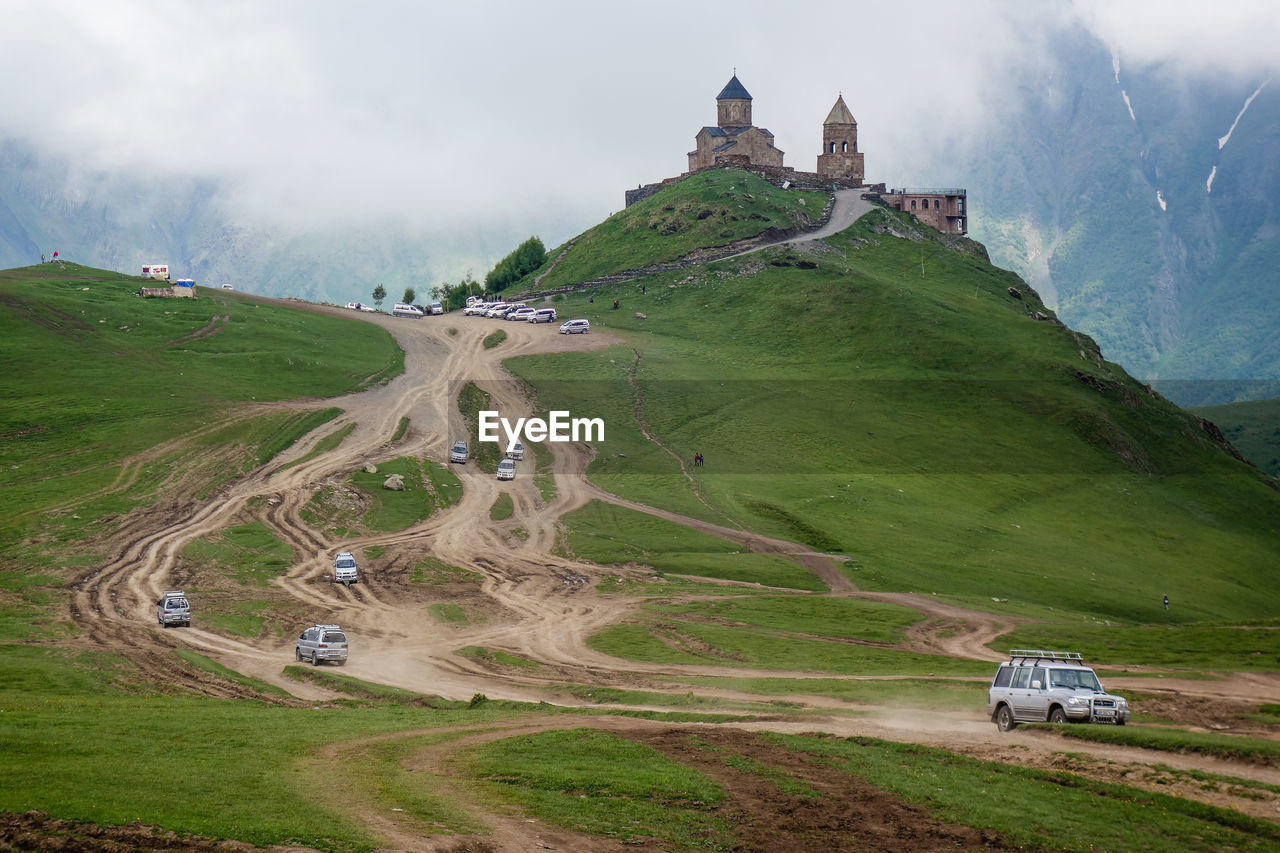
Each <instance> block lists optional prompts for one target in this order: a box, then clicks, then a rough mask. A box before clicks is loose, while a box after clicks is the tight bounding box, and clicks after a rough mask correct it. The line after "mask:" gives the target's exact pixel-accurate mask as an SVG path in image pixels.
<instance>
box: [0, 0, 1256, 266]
mask: <svg viewBox="0 0 1280 853" xmlns="http://www.w3.org/2000/svg"><path fill="white" fill-rule="evenodd" d="M1072 24H1075V25H1081V26H1086V27H1088V28H1089V29H1091V30H1092V31H1093V32H1095V33H1097V34H1098V35H1099V36H1100V37H1101V38H1102V39H1103V40H1104V41H1106V42H1107V43H1108V44H1111V45H1113V46H1114V47H1115V49H1116V50H1117V52H1118V53H1119V54H1120V56H1121V57H1122V61H1123V62H1125V63H1128V64H1130V65H1145V64H1152V63H1166V64H1167V65H1169V67H1170V68H1176V69H1179V70H1183V71H1185V70H1193V71H1204V70H1209V71H1213V72H1225V73H1233V74H1239V75H1243V76H1248V75H1257V74H1260V73H1266V66H1267V64H1268V63H1271V64H1272V65H1273V66H1274V64H1275V57H1276V56H1277V55H1280V49H1277V45H1280V11H1278V10H1277V6H1276V3H1275V0H1234V1H1231V0H1229V2H1218V3H1214V4H1205V3H1201V2H1195V3H1192V2H1183V0H1173V2H1170V1H1169V0H1165V2H1155V1H1154V0H1151V2H1137V0H1096V2H1090V1H1089V0H1078V2H1073V3H1059V2H1050V1H1049V0H1046V2H1043V3H1033V2H1026V0H967V2H963V3H961V2H955V0H948V2H933V0H915V2H911V3H903V2H898V1H897V0H886V2H853V1H852V0H831V2H808V0H792V2H790V3H778V2H776V0H774V1H773V2H755V0H745V2H739V3H736V4H733V5H732V6H724V5H721V4H703V3H696V2H695V3H690V2H687V0H680V2H668V0H644V2H637V3H628V2H600V0H594V2H568V0H544V2H538V3H531V2H505V0H488V2H485V0H476V2H469V3H458V2H453V3H442V2H408V1H407V0H406V1H405V2H394V1H393V0H363V1H362V2H359V3H357V2H336V0H306V1H305V2H303V0H248V1H247V2H236V1H235V0H232V1H231V2H228V0H216V2H215V0H206V2H184V1H183V0H150V1H149V2H148V0H110V1H109V2H104V0H33V2H25V0H22V2H15V1H14V0H0V77H2V79H3V80H4V81H5V85H4V86H3V87H2V88H0V134H2V135H5V136H11V137H20V138H23V139H26V140H28V141H29V142H31V143H32V144H33V145H34V146H35V147H36V148H37V149H38V150H40V151H44V152H48V153H50V154H53V155H57V156H66V157H68V158H70V159H71V160H72V161H73V162H75V163H77V164H79V165H80V166H82V167H83V168H84V169H86V170H95V169H102V170H121V169H124V170H142V171H145V172H147V173H149V174H152V175H156V176H163V175H165V174H170V173H173V174H182V175H195V176H208V177H213V178H217V179H218V180H219V182H220V185H221V186H223V187H224V188H225V195H224V199H223V200H224V201H225V203H226V204H227V205H229V206H231V207H233V208H234V209H236V210H239V211H241V212H243V213H245V214H246V215H248V214H252V215H271V216H274V217H276V218H277V219H279V220H280V221H283V222H286V223H293V224H296V225H299V226H301V227H311V226H313V225H325V224H329V225H332V224H334V223H339V224H344V223H353V224H370V223H378V222H384V221H385V222H394V221H399V222H406V223H408V224H409V225H410V226H411V227H413V228H424V229H431V228H438V227H443V226H453V227H458V226H462V227H475V228H477V229H480V228H484V227H486V223H492V222H496V221H503V222H507V223H511V222H517V223H520V226H519V227H517V229H516V230H517V231H518V232H520V233H525V234H529V233H539V234H540V236H542V237H543V239H544V241H546V242H547V244H548V245H549V246H550V245H554V244H556V243H558V242H560V241H561V240H563V239H565V238H566V237H568V236H571V235H572V233H576V231H578V230H581V229H582V228H585V227H587V226H589V225H591V224H594V223H595V222H597V221H599V220H600V219H602V218H604V217H605V216H607V215H608V214H609V213H611V212H613V211H615V210H617V209H619V208H620V207H621V206H622V196H623V191H624V190H625V189H626V188H628V187H634V186H636V185H638V184H641V183H648V182H650V181H655V180H659V179H661V178H664V177H668V176H673V175H676V174H679V173H680V172H681V171H683V170H684V169H685V168H686V165H687V161H686V157H685V154H686V152H687V151H688V150H689V149H690V148H692V147H693V137H694V134H695V133H696V132H697V131H698V129H699V128H700V127H701V126H703V125H704V124H713V123H714V121H715V101H714V99H715V95H716V94H717V93H718V92H719V90H720V89H721V87H723V85H724V84H725V83H726V82H727V81H728V80H729V78H730V76H731V75H732V74H733V73H734V70H735V68H736V70H737V74H738V77H739V79H740V80H741V81H742V83H743V84H744V85H745V86H746V88H747V89H748V91H750V93H751V94H752V96H753V97H754V102H753V108H754V118H755V122H756V124H758V125H761V126H764V127H767V128H769V129H770V130H771V131H772V132H773V133H774V134H775V141H776V143H777V145H778V147H780V148H782V149H783V150H784V151H785V152H786V163H787V165H790V166H794V167H796V168H799V169H806V170H811V169H813V168H814V160H815V157H816V156H817V154H818V150H819V146H820V140H821V136H820V130H821V122H822V120H823V118H825V116H826V114H827V112H828V110H830V108H831V105H832V104H833V103H834V101H835V99H836V96H837V94H839V93H841V92H843V94H844V98H845V101H846V102H847V103H848V105H849V107H850V109H851V110H852V111H853V113H854V116H855V117H856V118H857V120H858V124H859V149H860V150H862V151H863V152H865V154H866V158H867V176H868V179H869V180H884V181H888V182H889V183H890V184H904V183H908V184H909V183H913V182H914V181H913V177H914V176H915V175H916V174H918V173H919V172H920V170H921V169H923V168H924V164H926V163H928V162H931V161H932V160H934V158H936V157H937V155H938V153H939V150H942V149H943V148H944V147H945V146H947V145H952V144H961V141H962V140H964V139H966V138H971V137H972V135H973V131H974V130H975V129H976V127H977V126H978V123H979V122H981V121H983V120H985V119H986V118H987V117H989V116H990V115H992V113H993V111H995V110H998V108H999V106H1000V102H1001V99H1002V97H1003V93H1004V90H1005V84H1006V81H1007V80H1009V79H1010V74H1011V73H1016V69H1018V68H1019V67H1022V66H1024V65H1025V64H1026V63H1029V62H1034V61H1035V57H1036V55H1037V52H1038V46H1039V45H1041V44H1043V42H1044V41H1045V40H1046V39H1051V38H1053V37H1054V33H1055V32H1059V31H1060V29H1059V28H1061V27H1063V26H1068V25H1072ZM922 126H928V127H930V128H934V129H936V128H939V127H946V128H948V129H949V131H950V138H949V139H939V138H938V137H937V136H936V135H930V136H929V137H927V141H926V138H925V135H924V134H921V133H920V132H919V128H920V127H922ZM525 223H527V224H525ZM547 232H549V233H547Z"/></svg>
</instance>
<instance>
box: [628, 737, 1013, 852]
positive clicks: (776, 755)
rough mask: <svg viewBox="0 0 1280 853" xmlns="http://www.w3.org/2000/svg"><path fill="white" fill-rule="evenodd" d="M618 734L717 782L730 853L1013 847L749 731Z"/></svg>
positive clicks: (992, 835) (993, 836)
mask: <svg viewBox="0 0 1280 853" xmlns="http://www.w3.org/2000/svg"><path fill="white" fill-rule="evenodd" d="M620 734H623V735H624V736H625V737H627V738H629V739H631V740H635V741H638V742H640V743H644V744H648V745H649V746H652V747H653V748H654V749H656V750H658V751H659V752H662V753H663V754H665V755H667V756H668V757H669V758H671V759H672V760H674V761H677V762H679V763H680V764H683V765H685V766H686V767H692V768H694V769H696V770H698V771H700V772H702V773H704V774H705V775H707V776H709V777H710V778H712V779H714V780H715V781H716V782H718V783H719V784H720V785H721V786H723V788H724V790H725V793H726V795H727V797H726V799H727V801H726V802H725V804H724V805H722V806H721V807H720V812H721V813H722V814H723V815H724V817H726V818H728V819H729V820H730V822H731V823H732V824H733V826H734V833H735V835H736V836H737V839H738V840H737V843H736V844H734V845H733V846H732V847H731V848H729V849H731V850H734V851H741V853H813V852H814V851H819V850H822V851H839V850H851V851H852V850H858V851H862V850H895V851H897V850H913V851H929V850H948V851H953V850H957V849H959V850H1011V849H1014V848H1013V847H1012V845H1009V844H1008V843H1007V842H1005V841H1004V840H1003V839H1002V838H1001V837H1000V836H999V835H997V834H996V833H993V832H990V831H987V830H981V829H975V828H973V827H969V826H963V825H959V824H949V823H945V822H943V821H940V820H938V819H936V818H933V817H931V816H930V815H929V814H928V813H927V812H926V811H925V810H924V809H923V808H921V807H920V806H916V805H912V804H910V803H906V802H904V801H903V800H900V799H898V798H897V797H895V796H893V795H892V794H889V793H887V792H886V791H883V790H881V789H879V788H876V787H875V786H873V785H871V784H870V783H869V782H867V781H865V780H863V779H860V778H859V777H857V776H852V775H849V774H845V773H841V772H839V771H837V770H835V769H834V768H832V767H831V766H830V765H829V764H827V763H825V762H823V761H822V760H821V759H819V758H818V757H816V756H809V755H805V754H803V753H798V752H793V751H791V750H789V749H786V748H785V747H781V746H777V745H775V744H771V743H768V742H766V741H764V740H763V739H761V738H760V737H759V736H758V735H755V734H752V733H750V732H743V731H738V730H735V729H697V730H689V729H670V730H666V731H658V732H620ZM737 756H745V757H746V758H748V759H750V761H751V762H753V764H756V765H757V766H763V767H764V768H766V772H764V773H761V772H753V770H754V768H749V769H738V768H737V767H734V766H731V765H730V764H729V763H727V761H726V759H729V758H735V757H737ZM775 774H778V775H775ZM780 777H783V778H785V780H787V782H786V787H787V788H789V789H791V791H796V792H791V791H788V790H784V789H783V788H782V787H780V786H779V782H778V781H775V780H778V779H779V778H780ZM793 786H794V787H793ZM805 789H808V790H805ZM810 791H811V792H812V793H810Z"/></svg>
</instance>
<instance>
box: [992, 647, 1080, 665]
mask: <svg viewBox="0 0 1280 853" xmlns="http://www.w3.org/2000/svg"><path fill="white" fill-rule="evenodd" d="M1009 660H1010V662H1011V663H1017V662H1018V661H1024V662H1025V661H1029V660H1031V661H1041V660H1047V661H1070V662H1071V663H1084V658H1083V657H1081V655H1080V653H1079V652H1047V651H1045V650H1044V649H1009Z"/></svg>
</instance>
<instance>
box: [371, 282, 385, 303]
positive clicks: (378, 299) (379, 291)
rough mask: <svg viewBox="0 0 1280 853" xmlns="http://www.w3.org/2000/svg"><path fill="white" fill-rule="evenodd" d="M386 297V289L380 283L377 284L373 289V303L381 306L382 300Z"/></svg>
mask: <svg viewBox="0 0 1280 853" xmlns="http://www.w3.org/2000/svg"><path fill="white" fill-rule="evenodd" d="M386 298H387V289H386V288H385V287H383V286H382V285H378V286H377V287H375V288H374V289H373V304H374V305H376V306H378V307H379V308H381V307H382V300H384V299H386Z"/></svg>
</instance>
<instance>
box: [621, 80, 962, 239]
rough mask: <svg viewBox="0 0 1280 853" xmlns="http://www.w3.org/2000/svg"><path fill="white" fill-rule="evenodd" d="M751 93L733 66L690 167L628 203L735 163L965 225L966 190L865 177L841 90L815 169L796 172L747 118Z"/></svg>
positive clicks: (938, 223) (936, 223) (631, 194)
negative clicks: (895, 184)
mask: <svg viewBox="0 0 1280 853" xmlns="http://www.w3.org/2000/svg"><path fill="white" fill-rule="evenodd" d="M751 100H752V98H751V94H750V93H749V92H747V89H746V87H745V86H743V85H742V81H740V80H739V79H738V75H737V73H736V72H735V73H734V75H733V77H732V78H731V79H730V80H729V82H728V83H727V84H725V87H724V88H723V89H721V90H720V94H719V95H716V123H715V124H714V125H712V126H707V127H703V128H702V129H701V130H699V131H698V133H697V135H695V136H694V138H693V139H694V145H695V148H694V150H692V151H690V152H689V171H688V172H685V173H684V174H683V175H680V176H678V177H675V178H667V179H666V180H664V181H660V182H658V183H655V184H648V185H645V186H640V187H636V188H635V189H634V190H627V193H626V202H627V206H628V207H630V206H631V205H633V204H635V203H636V202H637V201H640V200H641V199H644V198H648V197H649V196H651V195H653V194H654V193H655V192H657V191H658V190H660V189H662V188H663V187H665V186H667V185H668V184H672V183H674V182H676V181H678V180H680V179H681V178H684V177H687V176H688V175H691V174H693V173H694V172H701V171H703V170H704V169H717V168H725V167H734V168H739V169H746V170H748V171H751V172H754V173H756V174H757V175H760V176H761V177H762V178H765V179H766V180H769V181H771V182H773V183H775V184H778V185H780V186H783V187H798V188H807V189H823V190H834V189H857V188H865V190H866V192H864V193H863V197H864V198H870V199H873V200H875V201H879V202H882V203H884V204H886V205H888V206H889V207H892V208H894V209H896V210H901V211H904V212H907V213H910V214H912V215H913V216H915V217H916V218H917V219H919V220H920V221H921V222H923V223H925V224H926V225H929V226H931V227H933V228H936V229H937V230H939V231H941V232H943V233H944V234H964V233H966V232H967V231H968V221H967V220H968V217H967V212H966V209H965V208H966V192H965V190H963V189H895V190H886V189H885V185H884V184H873V185H867V184H865V183H864V179H865V171H864V164H863V156H862V153H861V152H860V151H858V122H857V121H856V120H855V119H854V117H853V113H852V112H851V111H850V110H849V106H848V105H847V104H846V103H845V102H844V95H843V93H842V94H840V95H838V96H837V97H836V102H835V106H833V107H832V108H831V112H829V113H827V118H826V120H825V121H824V122H823V123H822V152H821V153H820V154H818V162H817V169H816V170H815V171H813V172H800V171H797V170H796V169H793V168H791V167H790V166H784V165H783V163H782V161H783V157H784V156H785V152H783V151H782V149H780V148H778V147H777V146H776V145H774V141H773V134H772V133H770V132H769V131H768V130H767V129H765V128H763V127H756V126H755V125H754V124H752V122H751Z"/></svg>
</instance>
